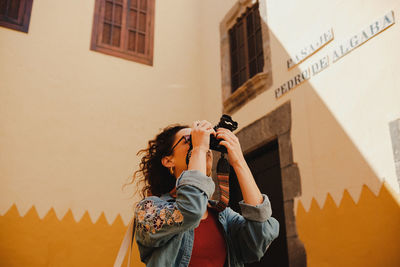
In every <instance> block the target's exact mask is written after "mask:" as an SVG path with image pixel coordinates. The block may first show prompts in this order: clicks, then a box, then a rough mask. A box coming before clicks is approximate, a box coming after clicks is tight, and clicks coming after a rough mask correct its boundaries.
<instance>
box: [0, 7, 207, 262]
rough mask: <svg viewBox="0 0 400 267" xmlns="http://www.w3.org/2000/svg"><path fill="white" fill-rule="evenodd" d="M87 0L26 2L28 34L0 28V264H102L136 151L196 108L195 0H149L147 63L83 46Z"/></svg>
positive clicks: (192, 116)
mask: <svg viewBox="0 0 400 267" xmlns="http://www.w3.org/2000/svg"><path fill="white" fill-rule="evenodd" d="M94 2H95V1H94V0H93V1H83V2H82V1H77V0H74V1H66V2H65V1H63V2H61V1H49V0H42V1H34V3H33V8H32V15H31V21H30V28H29V33H28V34H25V33H21V32H17V31H13V30H10V29H6V28H3V27H1V28H0V58H1V61H0V107H1V108H0V109H1V112H0V122H1V124H0V125H1V126H0V127H1V128H0V129H1V131H0V132H1V138H0V147H1V152H0V153H1V154H0V155H1V160H0V169H1V175H0V183H1V186H0V187H1V193H0V222H1V230H0V238H1V240H2V242H0V243H2V249H1V250H0V251H1V252H0V265H2V266H3V265H5V266H25V265H29V266H44V265H52V266H61V265H63V264H64V265H65V266H82V265H84V266H110V263H111V262H112V261H113V260H114V257H115V256H116V252H117V249H118V247H119V244H120V242H121V240H122V234H123V232H124V230H125V227H126V226H125V225H126V224H127V223H128V221H129V220H130V218H131V217H132V205H133V203H134V202H135V201H136V200H137V199H135V198H132V192H134V188H132V187H127V188H126V190H125V191H122V189H121V187H122V185H123V184H124V183H126V182H128V181H129V178H130V177H131V175H132V174H133V172H134V170H135V169H136V168H137V165H138V163H139V158H138V157H137V156H136V152H137V151H138V150H139V149H141V148H144V147H145V146H146V145H147V140H149V139H150V138H152V137H153V136H154V135H155V134H156V133H158V132H159V130H160V129H161V128H163V127H165V126H167V125H168V124H171V123H176V122H180V123H191V122H192V121H193V120H196V119H199V118H200V117H201V115H202V113H203V109H204V107H203V104H202V91H201V89H202V88H201V86H200V84H201V82H200V81H201V80H202V79H204V78H203V77H201V76H200V75H199V73H200V66H201V64H200V60H201V54H200V53H199V50H200V41H201V40H200V36H199V35H198V31H199V29H200V27H201V24H200V14H199V12H198V10H199V6H200V5H199V2H198V1H187V0H176V1H156V9H155V43H154V51H155V52H154V65H153V66H152V67H150V66H147V65H143V64H138V63H135V62H132V61H128V60H124V59H121V58H116V57H112V56H108V55H105V54H101V53H98V52H94V51H91V50H90V40H91V34H92V21H93V14H94ZM119 216H121V217H119ZM110 235H113V236H110ZM84 240H85V241H84ZM31 248H34V249H31ZM33 254H35V257H32V255H33ZM14 256H15V257H14ZM135 258H136V261H138V256H137V253H136V257H135ZM27 262H29V264H26V263H27ZM3 263H4V264H3ZM86 263H87V264H86ZM60 264H61V265H60Z"/></svg>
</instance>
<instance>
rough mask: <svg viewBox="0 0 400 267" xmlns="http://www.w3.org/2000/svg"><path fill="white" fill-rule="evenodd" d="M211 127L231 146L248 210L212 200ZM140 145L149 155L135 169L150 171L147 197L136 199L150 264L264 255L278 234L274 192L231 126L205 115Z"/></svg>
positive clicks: (142, 246)
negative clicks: (263, 188)
mask: <svg viewBox="0 0 400 267" xmlns="http://www.w3.org/2000/svg"><path fill="white" fill-rule="evenodd" d="M210 134H212V135H214V136H215V137H216V138H217V139H221V140H222V141H221V142H220V144H221V145H222V146H225V147H226V148H227V151H228V160H229V163H230V165H231V166H232V167H233V169H234V171H235V173H236V176H237V178H238V181H239V184H240V189H241V191H242V194H243V201H241V202H240V206H241V210H242V215H240V214H238V213H236V212H234V211H233V210H231V209H230V208H229V207H228V208H226V209H225V210H223V211H222V212H217V211H216V209H214V208H213V204H212V203H213V202H212V201H209V199H210V197H211V195H212V194H213V192H214V189H215V185H214V182H213V180H212V179H211V178H210V177H209V176H210V175H211V167H212V153H211V151H210V150H209V140H210ZM190 136H191V142H192V147H193V148H192V150H191V152H190V153H189V148H190V145H189V137H190ZM140 152H141V153H143V154H144V156H143V158H142V160H141V164H140V169H139V170H138V171H136V172H135V175H134V177H136V176H137V174H142V177H144V181H145V182H146V184H147V186H146V187H144V189H143V192H142V193H143V195H147V197H145V198H144V199H143V200H142V201H140V202H139V203H138V205H137V206H136V209H135V218H136V229H135V233H136V242H137V244H138V247H139V251H140V257H141V260H142V261H143V262H144V263H146V265H147V266H163V267H165V266H193V267H194V266H201V267H207V266H213V267H215V266H221V267H222V266H243V264H244V263H247V262H254V261H258V260H259V259H260V258H261V257H262V256H263V255H264V253H265V251H266V249H267V247H268V246H269V244H270V243H271V242H272V241H273V240H274V239H275V238H276V237H277V236H278V233H279V223H278V221H277V220H275V219H274V218H273V217H271V213H272V211H271V206H270V202H269V200H268V197H267V196H266V195H263V194H261V192H260V190H259V189H258V187H257V184H256V183H255V181H254V178H253V175H252V174H251V172H250V169H249V167H248V166H247V164H246V161H245V159H244V156H243V153H242V150H241V148H240V144H239V141H238V138H237V137H236V136H235V135H234V134H233V133H232V132H230V131H229V130H227V129H224V128H219V129H217V131H214V130H213V127H212V125H211V124H210V123H209V122H207V121H196V122H194V123H193V125H192V127H191V128H189V127H187V126H179V125H177V126H170V127H167V128H165V129H164V130H163V131H162V132H161V133H160V134H159V135H157V136H156V138H155V139H154V140H150V141H149V146H148V148H147V149H144V150H141V151H140ZM188 153H189V155H188ZM187 159H188V161H187Z"/></svg>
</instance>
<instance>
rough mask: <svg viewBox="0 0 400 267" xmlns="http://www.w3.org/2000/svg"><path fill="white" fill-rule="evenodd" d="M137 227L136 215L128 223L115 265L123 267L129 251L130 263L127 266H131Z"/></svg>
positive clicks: (115, 266)
mask: <svg viewBox="0 0 400 267" xmlns="http://www.w3.org/2000/svg"><path fill="white" fill-rule="evenodd" d="M135 228H136V221H135V217H133V218H132V220H131V221H130V223H129V225H128V229H127V230H126V233H125V236H124V239H123V240H122V244H121V247H120V248H119V251H118V255H117V258H116V259H115V262H114V267H121V266H122V263H123V262H124V258H125V255H126V252H127V251H128V263H127V266H128V267H129V266H130V264H131V254H132V243H133V237H134V236H135Z"/></svg>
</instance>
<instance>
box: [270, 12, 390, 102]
mask: <svg viewBox="0 0 400 267" xmlns="http://www.w3.org/2000/svg"><path fill="white" fill-rule="evenodd" d="M394 23H395V21H394V12H393V11H390V12H388V13H387V14H385V15H384V16H383V17H380V18H379V19H377V20H375V21H374V22H372V23H371V24H370V25H368V26H367V27H365V28H364V29H363V30H361V31H359V32H358V33H356V34H354V35H353V36H352V37H351V38H348V39H346V40H345V41H343V42H341V44H340V45H337V46H336V47H334V49H333V50H332V51H331V53H329V54H328V55H325V56H323V57H321V58H320V59H318V60H316V61H314V62H313V63H311V64H310V65H309V66H308V67H307V68H306V69H305V70H303V71H301V72H300V73H299V74H297V75H295V76H294V77H292V78H291V79H290V80H288V81H286V82H285V83H283V84H282V85H281V86H279V87H278V88H277V89H275V98H279V97H281V96H282V95H284V94H285V93H287V92H289V91H290V90H292V89H293V88H295V87H297V86H298V85H300V84H301V83H303V82H304V81H306V80H308V79H310V78H311V77H312V76H314V75H316V74H318V73H319V72H321V71H322V70H324V69H326V68H327V67H328V66H329V63H330V60H332V62H333V63H334V62H336V61H338V60H339V59H340V58H342V57H343V56H344V55H346V54H348V53H349V52H350V51H352V50H353V49H355V48H357V47H359V46H360V45H362V44H363V43H365V42H366V41H368V40H370V39H371V38H373V37H375V36H376V35H378V34H379V33H381V32H382V31H384V30H386V29H387V28H389V27H390V26H392V25H393V24H394ZM332 37H333V34H332ZM328 42H329V41H328ZM321 47H322V46H321ZM321 47H320V48H321ZM315 52H316V51H315ZM315 52H314V53H315ZM304 59H306V57H304V58H303V59H302V61H304ZM300 62H301V61H300ZM300 62H299V63H300ZM293 66H295V65H293ZM288 67H289V61H288Z"/></svg>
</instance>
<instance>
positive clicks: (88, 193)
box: [0, 0, 400, 222]
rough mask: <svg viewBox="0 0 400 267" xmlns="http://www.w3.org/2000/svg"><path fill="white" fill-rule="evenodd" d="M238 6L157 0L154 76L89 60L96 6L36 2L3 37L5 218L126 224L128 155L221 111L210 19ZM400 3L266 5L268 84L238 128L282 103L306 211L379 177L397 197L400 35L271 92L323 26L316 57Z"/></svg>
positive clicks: (133, 160) (374, 185)
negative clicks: (324, 41)
mask: <svg viewBox="0 0 400 267" xmlns="http://www.w3.org/2000/svg"><path fill="white" fill-rule="evenodd" d="M234 3H235V1H233V0H224V1H211V0H203V1H195V0H190V1H188V0H174V1H168V2H167V1H156V21H155V45H154V51H155V54H154V66H153V67H149V66H146V65H142V64H138V63H135V62H131V61H127V60H123V59H120V58H116V57H112V56H108V55H104V54H101V53H98V52H93V51H90V50H89V45H90V37H91V30H92V20H93V9H94V1H89V2H84V3H81V2H80V1H77V0H74V1H68V2H63V3H62V5H60V4H59V3H58V2H54V1H49V0H47V1H46V0H42V1H36V2H35V3H34V5H33V10H32V17H31V23H30V30H29V34H24V33H20V32H16V31H13V30H9V29H5V28H0V58H1V59H2V60H1V62H0V109H1V112H0V121H1V124H0V127H1V128H0V129H1V131H0V134H1V138H0V147H1V153H0V170H1V176H0V184H1V188H2V189H1V194H0V214H3V213H4V212H5V211H7V210H8V209H9V207H10V206H11V205H12V204H13V203H16V204H17V207H18V209H19V210H20V212H22V213H24V212H26V211H27V210H28V209H29V208H30V207H31V206H32V205H35V206H36V208H37V210H38V212H39V215H40V216H43V215H45V214H46V212H47V211H48V210H49V208H50V207H54V208H55V210H56V213H57V215H58V216H59V217H62V216H63V215H64V213H65V212H66V211H67V209H69V208H71V209H72V211H73V214H74V216H75V218H76V219H79V218H80V217H81V216H82V214H83V213H84V211H86V210H89V213H90V215H91V217H92V219H93V220H96V219H97V217H98V216H99V215H100V213H101V212H102V211H104V212H105V215H106V217H107V219H108V220H109V221H110V222H111V221H113V219H114V218H115V216H116V214H118V213H121V214H122V216H123V218H124V220H125V222H126V221H127V220H128V219H129V218H130V214H131V202H132V201H133V200H131V199H129V196H130V195H129V190H128V192H125V193H122V192H121V185H122V184H123V183H124V182H125V181H126V180H127V179H128V178H129V176H130V175H131V174H132V172H133V171H134V169H135V168H136V165H137V163H138V158H137V157H136V155H135V153H136V151H138V150H139V149H140V148H143V147H144V146H145V142H146V140H148V139H149V138H150V137H151V136H153V135H154V134H155V133H156V132H158V130H159V129H160V128H161V127H163V126H165V125H167V124H169V123H173V122H183V123H190V122H191V121H192V120H195V119H198V118H199V117H200V118H204V119H208V120H210V121H212V122H216V121H217V120H218V118H219V116H220V114H221V110H222V105H221V91H220V90H221V77H220V46H219V23H220V21H221V20H222V19H223V17H224V15H225V14H226V12H228V10H229V9H230V8H231V6H232V5H233V4H234ZM360 7H362V8H360ZM399 7H400V6H399V4H398V3H397V2H395V1H394V0H392V1H389V0H386V1H381V2H379V3H377V2H376V1H372V0H369V1H361V0H355V1H352V2H351V3H349V2H345V1H315V0H313V1H311V0H310V1H306V2H304V1H302V2H301V3H300V2H298V1H292V2H288V1H285V2H277V1H267V12H268V22H267V23H268V26H269V27H270V41H271V54H272V68H273V86H272V87H271V89H270V90H268V91H266V92H264V93H263V94H261V95H259V96H258V97H257V98H256V99H254V100H252V101H251V102H250V103H249V104H247V105H246V106H245V107H243V108H241V109H240V110H239V111H238V112H236V113H235V114H234V118H235V119H236V120H237V121H238V122H239V124H240V126H241V127H244V126H246V125H248V124H250V123H251V122H253V121H254V120H256V119H258V118H260V117H262V116H264V115H265V114H267V113H269V112H270V111H272V110H273V109H275V108H276V107H278V106H279V105H281V104H282V103H284V102H286V101H288V100H290V101H291V103H292V114H293V128H292V141H293V152H294V158H295V162H297V163H298V164H299V168H300V172H301V179H302V190H303V193H302V197H301V200H302V202H303V205H304V206H305V208H306V209H308V207H309V204H310V202H311V199H312V197H315V198H316V199H317V201H318V203H319V204H320V205H321V204H322V203H323V201H324V200H325V197H326V194H327V193H328V192H329V193H330V194H332V196H333V198H334V200H335V201H336V202H338V201H340V199H341V195H342V194H343V190H345V189H347V190H349V191H350V193H351V195H352V197H353V198H354V199H358V194H359V192H360V190H361V185H362V184H367V185H368V186H369V187H370V188H371V189H372V190H373V191H374V192H375V193H376V192H377V190H378V189H379V186H380V181H381V180H382V179H385V180H386V181H388V183H389V184H390V185H391V186H392V187H393V188H394V189H395V190H397V192H398V187H397V188H396V185H397V184H396V178H395V172H394V162H393V156H392V150H391V144H390V136H389V130H388V122H389V121H391V120H393V119H396V118H399V117H400V110H399V108H398V107H397V106H398V105H396V99H399V90H396V88H397V89H398V86H399V78H398V77H397V76H395V67H396V65H395V62H398V61H399V60H398V59H399V58H398V57H399V53H398V52H397V50H396V48H395V46H392V44H395V43H398V42H399V38H400V37H399V36H400V35H399V34H398V33H399V25H398V24H395V25H394V26H392V27H391V28H389V29H388V30H387V31H385V32H383V33H382V34H381V35H379V36H377V37H375V38H374V39H372V40H370V41H369V42H367V43H366V44H364V45H363V46H361V47H360V48H358V49H356V50H355V51H353V52H352V53H350V54H349V55H347V56H345V57H344V58H342V59H341V60H340V61H338V62H337V63H335V64H333V65H331V66H330V67H329V68H328V69H326V70H324V71H323V72H321V73H320V74H318V75H317V76H315V77H313V78H312V79H311V80H310V81H309V82H308V83H307V84H305V85H303V86H300V87H298V88H297V89H295V90H293V91H292V92H289V93H288V94H287V95H285V96H284V97H282V98H281V99H279V100H276V99H275V97H274V93H273V90H274V89H275V88H276V87H278V86H279V85H281V84H282V83H283V82H285V81H287V79H289V78H291V77H292V76H293V75H294V74H295V73H296V70H292V71H289V72H288V71H287V70H286V68H285V62H286V59H287V57H288V51H291V49H299V48H301V47H302V46H303V44H306V43H307V42H308V41H309V40H310V38H314V37H315V36H317V35H318V34H319V33H320V32H321V31H325V30H326V29H327V28H330V27H332V28H333V30H334V33H335V40H334V41H333V42H332V43H331V44H330V45H328V46H327V47H326V48H324V50H321V51H320V52H319V53H317V54H316V55H315V56H314V58H316V57H319V56H320V55H322V54H323V53H325V52H326V51H328V50H329V49H330V47H332V45H333V44H334V43H336V42H338V41H340V40H342V39H345V38H347V37H349V36H350V35H351V34H353V33H355V32H358V31H359V30H361V29H362V28H363V27H364V26H367V25H368V24H369V23H370V22H372V21H373V20H374V19H376V18H378V17H380V16H382V15H383V14H385V13H386V12H387V11H389V10H394V12H395V18H397V14H398V13H399V11H400V10H399ZM70 14H73V15H70ZM72 18H73V19H72ZM391 52H392V53H391ZM312 60H313V59H309V60H307V61H306V63H304V65H306V64H307V62H311V61H312ZM396 86H397V87H396ZM378 88H379V91H378ZM383 89H384V91H383ZM321 126H323V127H322V128H323V129H324V130H323V131H321ZM321 133H323V134H321ZM327 137H328V138H327ZM329 137H331V138H332V142H331V143H329V142H327V140H328V141H329ZM377 140H379V141H377ZM335 142H336V143H335ZM338 146H341V147H343V149H342V150H340V149H338ZM327 147H329V149H326V148H327ZM357 151H359V153H360V154H357V153H358V152H357ZM343 152H345V153H343ZM343 154H345V155H347V156H346V157H343ZM347 158H348V159H349V160H347V161H346V159H347ZM353 159H356V160H355V161H351V160H353ZM369 168H371V170H369ZM130 189H131V188H130Z"/></svg>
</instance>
